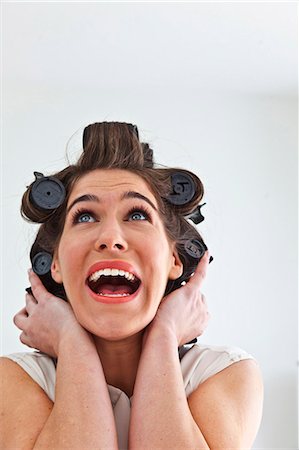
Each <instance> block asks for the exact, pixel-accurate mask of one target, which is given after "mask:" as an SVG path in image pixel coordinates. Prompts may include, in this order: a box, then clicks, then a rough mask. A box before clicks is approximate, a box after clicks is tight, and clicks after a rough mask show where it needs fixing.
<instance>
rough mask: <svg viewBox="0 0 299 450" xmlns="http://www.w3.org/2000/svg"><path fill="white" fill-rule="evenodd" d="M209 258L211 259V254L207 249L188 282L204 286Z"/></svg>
mask: <svg viewBox="0 0 299 450" xmlns="http://www.w3.org/2000/svg"><path fill="white" fill-rule="evenodd" d="M209 259H210V254H209V251H208V250H207V251H206V252H205V254H204V256H203V257H202V258H201V260H200V261H199V263H198V265H197V267H196V269H195V272H194V274H193V276H192V277H191V278H190V280H189V281H188V283H187V284H196V286H197V287H199V288H200V287H201V286H202V284H203V281H204V279H205V277H206V274H207V269H208V265H209Z"/></svg>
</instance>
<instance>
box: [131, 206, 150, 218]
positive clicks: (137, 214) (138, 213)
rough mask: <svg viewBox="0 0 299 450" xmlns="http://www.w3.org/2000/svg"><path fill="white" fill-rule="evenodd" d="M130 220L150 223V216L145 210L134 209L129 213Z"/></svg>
mask: <svg viewBox="0 0 299 450" xmlns="http://www.w3.org/2000/svg"><path fill="white" fill-rule="evenodd" d="M128 218H129V220H131V221H140V220H149V221H150V214H149V213H148V212H147V211H146V210H145V209H144V208H132V209H131V210H130V211H129V213H128Z"/></svg>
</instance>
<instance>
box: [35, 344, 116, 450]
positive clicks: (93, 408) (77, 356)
mask: <svg viewBox="0 0 299 450" xmlns="http://www.w3.org/2000/svg"><path fill="white" fill-rule="evenodd" d="M88 340H89V338H88V337H87V336H86V337H85V336H84V337H83V339H82V340H80V341H78V340H76V339H72V340H71V339H66V340H65V341H64V342H63V343H62V344H61V346H60V351H59V355H58V362H57V378H56V392H55V403H54V406H53V409H52V412H51V414H50V416H49V418H48V420H47V422H46V424H45V426H44V428H43V430H42V431H41V433H40V435H39V437H38V439H37V441H36V443H35V446H34V450H41V449H43V450H44V449H59V450H63V449H66V448H68V449H70V448H71V449H72V450H77V449H78V450H79V449H80V450H82V449H83V448H84V450H100V449H109V450H110V449H113V450H114V449H117V448H118V445H117V435H116V429H115V422H114V416H113V410H112V405H111V401H110V397H109V392H108V388H107V384H106V381H105V377H104V373H103V369H102V365H101V361H100V358H99V356H98V354H97V351H96V349H95V347H94V346H93V345H92V344H91V343H90V342H89V341H88Z"/></svg>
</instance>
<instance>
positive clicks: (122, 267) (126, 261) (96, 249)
mask: <svg viewBox="0 0 299 450" xmlns="http://www.w3.org/2000/svg"><path fill="white" fill-rule="evenodd" d="M157 209H158V206H157V201H156V199H155V196H154V195H153V193H152V192H151V190H150V188H149V187H148V185H147V183H146V182H145V181H144V180H143V179H142V178H141V177H139V176H138V175H136V174H134V173H132V172H129V171H126V170H119V169H110V170H107V169H98V170H94V171H92V172H90V173H88V174H86V175H84V176H83V177H82V178H80V179H79V180H78V181H77V183H76V184H75V186H74V188H73V190H72V192H71V194H70V197H69V201H68V205H67V214H66V220H65V225H64V229H63V233H62V236H61V239H60V243H59V246H58V248H57V251H56V254H55V256H54V259H53V264H52V276H53V278H54V279H55V281H57V282H59V283H63V284H64V288H65V290H66V293H67V297H68V299H69V302H70V303H71V305H72V308H73V310H74V313H75V315H76V317H77V320H78V322H79V323H80V324H81V325H82V326H83V327H84V328H86V329H87V330H88V331H90V332H91V333H93V334H94V335H97V336H99V337H102V338H105V339H110V340H117V339H121V338H125V337H128V336H131V335H133V334H135V333H137V332H138V331H140V330H142V329H143V328H145V327H146V326H147V325H148V324H149V323H150V322H151V321H152V320H153V318H154V316H155V314H156V312H157V309H158V306H159V304H160V302H161V300H162V296H163V293H164V291H165V288H166V284H167V281H168V280H169V279H176V278H178V277H179V276H180V275H181V273H182V264H181V262H180V260H179V258H178V256H177V253H176V251H175V246H174V243H170V242H169V240H168V239H167V236H166V233H165V230H164V225H163V223H162V220H161V218H160V216H159V213H158V211H157ZM105 269H110V270H108V271H107V270H106V271H105V272H104V270H105ZM111 269H114V271H111ZM125 272H128V273H125ZM130 274H133V275H134V276H135V281H134V279H133V281H132V280H130V278H132V275H130ZM138 280H139V281H138ZM138 286H139V287H138ZM136 288H138V289H137V291H136Z"/></svg>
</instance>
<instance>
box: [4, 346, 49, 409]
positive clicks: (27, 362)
mask: <svg viewBox="0 0 299 450" xmlns="http://www.w3.org/2000/svg"><path fill="white" fill-rule="evenodd" d="M4 359H6V360H11V361H13V362H14V363H16V365H17V366H19V367H21V368H22V369H23V371H25V372H26V373H27V374H28V375H29V376H30V377H31V378H32V380H34V381H35V382H36V383H37V384H38V385H39V386H40V387H41V388H42V389H43V390H44V391H45V393H46V394H47V396H48V397H49V398H50V399H51V400H52V401H54V399H55V383H56V365H55V360H53V359H52V358H51V357H50V356H48V355H46V354H45V353H42V352H38V351H33V352H20V353H11V354H9V355H4Z"/></svg>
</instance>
